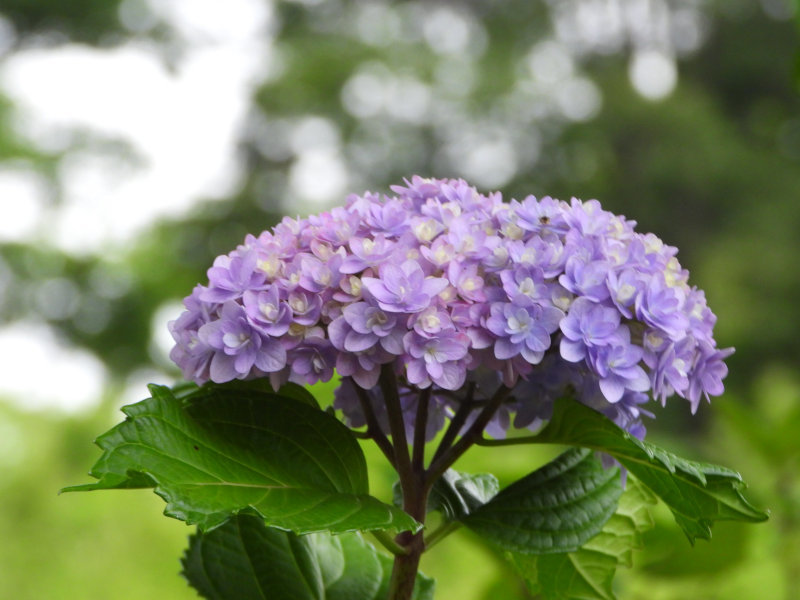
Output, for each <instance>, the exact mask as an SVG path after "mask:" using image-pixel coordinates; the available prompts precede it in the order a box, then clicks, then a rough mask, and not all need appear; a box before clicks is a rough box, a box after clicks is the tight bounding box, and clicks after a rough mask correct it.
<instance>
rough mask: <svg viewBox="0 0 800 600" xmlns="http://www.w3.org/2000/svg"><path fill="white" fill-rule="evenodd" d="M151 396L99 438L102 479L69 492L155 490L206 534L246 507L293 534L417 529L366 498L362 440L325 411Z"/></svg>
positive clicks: (208, 392)
mask: <svg viewBox="0 0 800 600" xmlns="http://www.w3.org/2000/svg"><path fill="white" fill-rule="evenodd" d="M150 389H151V392H152V394H153V397H152V398H149V399H147V400H144V401H142V402H139V403H137V404H133V405H131V406H127V407H125V408H124V409H123V410H124V412H125V414H126V415H127V419H126V420H125V421H124V422H123V423H121V424H119V425H117V426H116V427H114V428H113V429H111V430H110V431H109V432H108V433H106V434H104V435H102V436H101V437H100V438H99V439H98V441H97V443H98V445H99V446H100V447H101V448H102V449H103V450H104V451H105V452H104V454H103V456H102V457H101V458H100V460H99V461H98V462H97V464H95V466H94V468H93V469H92V472H91V474H92V476H94V477H96V478H97V479H98V481H97V482H95V483H91V484H86V485H82V486H74V487H71V488H67V490H68V491H74V490H94V489H115V488H123V487H134V486H135V487H144V486H148V485H155V491H156V493H157V494H159V495H160V496H161V497H162V498H164V500H165V501H166V502H167V507H166V509H165V513H166V514H168V515H169V516H172V517H175V518H178V519H181V520H184V521H186V522H187V523H196V524H198V525H199V526H200V527H201V529H209V528H213V527H216V526H218V525H220V524H221V523H222V522H224V521H225V520H226V519H227V518H228V517H230V516H231V515H233V514H236V513H238V512H239V511H241V510H244V509H252V510H255V511H256V512H257V513H258V514H260V515H261V516H262V517H263V518H264V520H265V522H266V524H267V525H272V526H275V527H280V528H283V529H288V530H291V531H294V532H296V533H305V532H311V531H322V530H330V531H333V532H344V531H353V530H369V529H395V530H407V529H415V530H416V529H418V528H419V525H418V524H417V523H416V522H415V521H414V520H413V519H412V518H411V517H410V516H408V515H407V514H406V513H404V512H403V511H402V510H400V509H398V508H396V507H393V506H389V505H387V504H384V503H382V502H380V501H378V500H377V499H375V498H373V497H372V496H370V495H369V494H368V483H367V468H366V461H365V459H364V455H363V453H362V451H361V448H360V446H359V445H358V442H357V441H356V439H355V438H354V437H353V435H352V434H351V433H350V431H349V430H348V429H347V427H345V426H344V425H343V424H342V423H340V422H339V421H337V420H336V419H334V418H333V417H331V416H330V415H327V414H326V413H324V412H323V411H320V410H318V409H316V408H313V407H311V406H308V405H307V404H304V403H301V402H297V401H295V400H287V399H286V398H283V397H281V396H278V395H276V394H264V393H261V392H257V391H254V390H250V389H240V388H233V389H230V388H226V387H221V386H209V387H203V388H199V389H197V390H196V391H195V392H194V393H191V394H189V395H187V396H185V397H184V398H183V399H182V400H180V401H179V400H177V399H176V398H175V396H174V395H173V394H172V393H171V391H170V390H169V389H168V388H166V387H160V386H151V388H150Z"/></svg>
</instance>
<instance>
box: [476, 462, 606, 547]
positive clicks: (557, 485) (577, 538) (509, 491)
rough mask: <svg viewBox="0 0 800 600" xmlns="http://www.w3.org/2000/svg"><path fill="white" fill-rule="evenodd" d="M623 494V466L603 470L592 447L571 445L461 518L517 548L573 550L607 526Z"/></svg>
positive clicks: (501, 543)
mask: <svg viewBox="0 0 800 600" xmlns="http://www.w3.org/2000/svg"><path fill="white" fill-rule="evenodd" d="M621 493H622V487H621V484H620V480H619V469H616V468H613V469H604V468H603V466H602V465H601V464H600V461H599V460H597V458H595V457H594V456H593V453H592V452H590V451H589V450H584V449H571V450H568V451H567V452H565V453H564V454H562V455H561V456H559V457H558V458H557V459H555V460H554V461H552V462H550V463H548V464H547V465H545V466H543V467H542V468H540V469H537V470H536V471H534V472H533V473H531V474H530V475H527V476H526V477H523V478H522V479H520V480H519V481H516V482H514V483H513V484H511V485H510V486H508V487H507V488H505V489H504V490H502V491H501V492H500V493H499V494H497V495H496V496H495V497H494V498H492V499H491V500H490V501H489V502H487V503H486V504H484V505H483V506H480V507H477V508H475V509H474V510H473V511H472V512H471V513H470V514H468V515H467V516H465V517H464V518H462V519H461V522H463V523H464V525H466V526H467V527H469V528H470V529H472V530H473V531H475V532H476V533H478V534H480V535H481V536H482V537H484V538H485V539H487V540H488V541H490V542H492V543H494V544H496V545H498V546H500V547H501V548H503V549H505V550H510V551H512V552H520V553H523V554H543V553H556V552H568V551H572V550H576V549H577V548H579V547H580V546H581V545H582V544H583V543H584V542H586V541H587V540H588V539H590V538H591V537H593V536H595V535H596V534H597V533H598V532H599V531H600V530H601V529H602V528H603V525H605V523H606V521H608V519H609V518H610V517H611V515H612V514H613V513H614V510H615V509H616V507H617V500H618V499H619V497H620V494H621Z"/></svg>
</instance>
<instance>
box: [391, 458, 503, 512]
mask: <svg viewBox="0 0 800 600" xmlns="http://www.w3.org/2000/svg"><path fill="white" fill-rule="evenodd" d="M499 489H500V484H499V482H498V481H497V477H495V476H494V475H492V474H491V473H479V474H470V473H461V472H460V471H456V470H454V469H447V471H445V473H444V475H442V476H441V477H440V478H439V479H437V480H436V482H435V483H434V484H433V487H432V488H431V491H430V494H429V495H428V509H427V510H428V512H431V511H440V512H441V513H442V515H444V517H445V519H446V520H448V521H455V520H459V519H461V518H463V517H465V516H467V515H468V514H469V513H470V512H472V511H473V510H475V509H476V508H478V507H479V506H483V505H484V504H486V503H487V502H488V501H489V500H491V499H492V497H494V495H495V494H497V491H498V490H499ZM392 492H393V495H394V504H395V506H402V505H403V490H402V488H401V487H400V482H399V481H397V482H395V484H394V486H393V488H392Z"/></svg>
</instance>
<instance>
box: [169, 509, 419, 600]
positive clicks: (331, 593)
mask: <svg viewBox="0 0 800 600" xmlns="http://www.w3.org/2000/svg"><path fill="white" fill-rule="evenodd" d="M182 562H183V575H184V576H185V577H186V578H187V579H188V580H189V583H190V584H191V585H192V586H193V587H194V588H195V589H196V590H197V591H198V592H199V593H200V594H201V595H202V596H203V597H204V598H207V599H209V600H240V599H242V600H244V599H246V600H284V599H286V600H384V599H385V597H386V592H387V591H388V582H389V578H390V576H391V571H392V559H391V558H389V557H386V556H384V555H381V554H378V553H377V552H376V551H375V549H374V548H373V547H372V546H371V545H370V544H368V543H366V542H365V541H364V539H363V538H362V537H361V535H360V534H358V533H348V534H343V535H337V536H332V535H330V534H328V533H316V534H309V535H303V536H298V535H295V534H293V533H291V532H288V531H282V530H280V529H275V528H273V527H266V526H265V525H264V522H263V520H262V519H260V518H259V517H256V516H253V515H248V514H239V515H237V516H235V517H232V518H231V519H229V520H228V521H226V522H225V523H224V524H223V525H221V526H220V527H217V528H216V529H214V530H213V531H209V532H206V533H197V534H196V535H194V536H192V537H191V539H190V544H189V549H188V550H187V551H186V554H185V556H184V558H183V561H182ZM414 598H415V600H433V581H432V580H431V579H429V578H427V577H425V576H424V575H418V576H417V584H416V588H415V593H414Z"/></svg>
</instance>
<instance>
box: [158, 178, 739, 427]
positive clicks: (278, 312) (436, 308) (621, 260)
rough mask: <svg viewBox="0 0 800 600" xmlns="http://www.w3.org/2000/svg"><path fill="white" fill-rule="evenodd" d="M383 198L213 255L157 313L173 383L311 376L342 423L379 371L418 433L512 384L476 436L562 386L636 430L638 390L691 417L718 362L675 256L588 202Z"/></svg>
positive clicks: (696, 296)
mask: <svg viewBox="0 0 800 600" xmlns="http://www.w3.org/2000/svg"><path fill="white" fill-rule="evenodd" d="M392 190H393V192H394V195H392V196H383V197H382V196H379V195H378V194H372V193H367V194H365V195H363V196H356V195H352V196H350V197H349V198H348V201H347V204H346V206H345V207H339V208H335V209H333V210H331V211H330V212H326V213H322V214H320V215H316V216H312V217H309V218H307V219H289V218H285V219H284V220H283V221H282V222H281V223H280V224H279V225H277V226H276V227H275V228H274V229H273V230H272V231H265V232H263V233H261V235H259V236H258V237H254V236H252V235H250V236H248V237H247V238H246V239H245V241H244V244H243V245H241V246H239V247H238V248H237V249H236V250H234V251H233V252H231V253H230V254H229V255H227V256H220V257H218V258H217V259H216V261H215V262H214V266H213V267H212V268H210V269H209V271H208V278H209V282H208V285H207V286H202V285H200V286H197V287H196V288H195V289H194V291H193V292H192V294H191V295H190V296H189V297H187V298H186V300H185V306H186V311H185V312H184V313H183V314H182V315H181V316H180V317H179V318H178V319H177V320H175V321H173V322H171V323H170V330H171V332H172V335H173V337H174V339H175V342H176V345H175V347H174V349H173V351H172V354H171V357H172V359H173V360H174V361H175V362H176V363H177V364H178V365H179V366H180V367H181V369H182V370H183V373H184V376H185V377H186V378H187V379H191V380H193V381H196V382H198V383H203V382H206V381H208V380H212V381H215V382H225V381H230V380H233V379H251V378H256V377H269V378H270V379H271V382H272V385H273V387H276V388H277V387H278V386H280V385H281V384H283V383H285V382H287V381H294V382H298V383H302V384H306V383H314V382H317V381H327V380H328V379H330V378H331V377H332V376H333V374H334V370H335V371H336V372H337V373H338V374H339V375H341V376H343V377H345V378H346V379H345V380H344V382H345V383H344V384H343V386H344V387H343V388H342V389H341V390H340V392H339V394H338V395H337V406H338V407H339V408H341V409H342V410H343V411H344V413H345V417H346V418H347V419H348V421H349V422H350V423H351V425H357V424H359V423H363V415H361V414H360V412H361V407H360V404H359V403H358V402H357V401H356V399H355V394H354V393H353V392H354V390H353V388H352V386H354V385H355V386H359V387H360V388H363V389H364V390H367V392H368V394H369V396H370V398H372V401H373V402H374V403H375V405H376V413H377V414H378V415H380V413H381V411H380V408H379V407H380V404H381V398H380V391H379V389H378V387H377V383H378V379H379V375H380V372H381V369H382V367H383V365H391V368H393V369H394V371H395V372H396V374H397V376H398V381H399V382H400V385H401V393H400V397H401V401H402V402H403V406H404V408H405V409H406V410H407V412H408V416H409V423H410V426H411V427H413V413H414V410H415V406H416V402H417V398H418V394H416V393H413V392H415V390H419V389H424V388H428V387H432V390H431V391H432V394H431V398H430V406H431V414H432V416H431V418H430V419H429V420H428V428H429V430H430V431H429V432H428V433H429V435H434V434H435V432H436V430H437V429H438V428H440V427H441V426H442V425H443V424H444V422H445V419H446V418H447V417H449V416H452V414H453V411H454V410H456V409H457V407H458V402H459V398H463V397H465V394H466V393H467V390H469V393H470V394H471V395H473V396H475V399H480V397H481V395H483V396H485V397H489V396H491V394H492V393H493V388H494V389H496V388H498V387H499V386H500V384H501V383H502V384H504V385H505V386H507V387H510V388H512V390H513V391H512V394H511V396H510V399H509V401H508V402H506V403H505V404H504V405H503V407H502V408H501V410H500V411H499V412H498V414H497V415H496V417H495V419H494V421H493V423H492V424H490V427H489V431H490V432H493V433H495V434H497V435H500V434H502V431H503V430H504V429H505V428H507V427H508V426H510V424H511V423H512V422H513V424H514V426H517V427H536V426H538V425H539V424H540V423H541V422H542V420H543V419H547V418H548V416H549V407H550V406H551V403H552V400H553V399H554V398H557V397H558V396H560V395H563V394H564V393H566V392H568V391H570V390H571V391H574V392H575V393H577V395H578V397H579V399H580V400H581V401H582V402H584V403H586V404H588V405H590V406H592V407H594V408H596V409H598V410H600V411H602V412H604V413H605V414H607V415H608V416H609V417H610V418H612V419H614V420H615V421H616V422H617V423H618V424H620V425H621V426H623V427H625V428H626V429H628V430H630V431H633V432H635V433H637V432H641V433H643V428H642V426H641V421H640V416H641V415H642V414H645V415H649V413H647V412H646V411H644V410H643V409H642V408H641V405H642V404H643V403H644V402H645V401H646V400H647V398H648V394H647V393H648V392H649V394H651V395H652V396H653V397H655V398H658V399H660V400H661V401H662V402H664V401H665V400H666V398H667V397H668V396H671V395H673V394H677V395H678V396H680V397H683V398H685V399H687V400H688V401H689V402H690V404H691V408H692V411H693V412H694V411H695V410H696V409H697V406H698V404H699V402H700V400H701V398H703V397H705V398H708V396H709V395H719V394H720V393H722V390H723V385H722V379H723V378H724V376H725V375H726V373H727V369H726V367H725V364H724V362H723V360H724V359H725V358H726V357H727V356H728V355H730V354H731V352H732V349H726V350H720V349H718V348H717V347H716V342H715V341H714V339H713V337H712V330H713V326H714V322H715V316H714V315H713V313H712V312H711V311H710V310H709V308H708V306H707V305H706V300H705V296H704V294H703V292H702V291H701V290H698V289H697V288H694V287H690V286H689V285H688V283H687V279H688V273H687V272H686V271H685V270H683V269H682V268H681V266H680V264H679V263H678V261H677V259H676V258H675V255H676V253H677V250H676V249H675V248H672V247H670V246H667V245H665V244H664V243H663V242H662V241H661V240H660V239H658V238H657V237H656V236H654V235H652V234H644V235H643V234H640V233H636V232H635V231H634V225H635V222H633V221H629V220H626V219H625V218H624V217H621V216H616V215H613V214H612V213H609V212H607V211H605V210H603V209H602V208H601V207H600V204H599V203H598V202H597V201H595V200H590V201H588V202H581V201H579V200H577V199H572V201H571V202H569V203H567V202H563V201H559V200H554V199H552V198H549V197H545V198H542V199H540V200H537V199H536V198H534V197H533V196H528V197H527V198H525V199H524V200H521V201H517V200H511V201H510V202H507V203H506V202H503V200H502V198H501V196H500V194H499V193H494V194H489V195H483V194H480V193H478V192H477V191H476V190H475V188H473V187H470V186H469V185H468V184H467V183H465V182H464V181H461V180H435V179H422V178H420V177H413V178H412V179H411V181H406V182H405V185H404V186H395V187H393V188H392Z"/></svg>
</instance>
